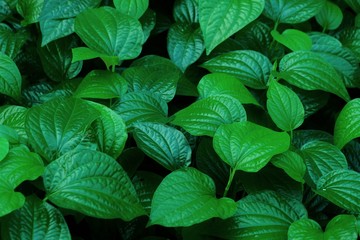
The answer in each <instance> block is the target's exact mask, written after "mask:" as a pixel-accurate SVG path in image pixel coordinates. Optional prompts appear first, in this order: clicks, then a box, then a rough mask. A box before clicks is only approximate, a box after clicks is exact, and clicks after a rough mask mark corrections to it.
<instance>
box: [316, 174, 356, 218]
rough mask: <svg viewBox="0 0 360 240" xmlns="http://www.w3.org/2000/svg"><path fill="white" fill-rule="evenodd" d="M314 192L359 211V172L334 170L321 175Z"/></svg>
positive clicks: (342, 206) (348, 208)
mask: <svg viewBox="0 0 360 240" xmlns="http://www.w3.org/2000/svg"><path fill="white" fill-rule="evenodd" d="M315 192H316V193H317V194H319V195H320V196H323V197H324V198H326V199H327V200H329V201H330V202H332V203H334V204H335V205H337V206H339V207H341V208H343V209H345V210H348V211H351V212H360V205H359V201H360V174H359V173H358V172H354V171H352V170H344V169H342V170H334V171H331V172H329V173H328V174H326V175H325V176H323V177H321V178H320V179H319V181H318V182H317V184H316V190H315Z"/></svg>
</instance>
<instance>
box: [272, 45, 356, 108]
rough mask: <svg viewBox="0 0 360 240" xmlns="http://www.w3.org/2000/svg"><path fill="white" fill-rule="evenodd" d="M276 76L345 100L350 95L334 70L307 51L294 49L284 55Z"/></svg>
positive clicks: (304, 87)
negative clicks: (294, 50)
mask: <svg viewBox="0 0 360 240" xmlns="http://www.w3.org/2000/svg"><path fill="white" fill-rule="evenodd" d="M279 68H280V73H279V74H278V76H277V77H280V78H282V79H285V80H286V81H287V82H289V83H290V84H292V85H295V86H296V87H299V88H302V89H305V90H323V91H326V92H330V93H333V94H335V95H337V96H339V97H341V98H342V99H344V100H345V101H349V100H350V96H349V94H348V92H347V90H346V88H345V85H344V83H343V81H342V79H341V77H340V76H339V74H338V73H337V72H336V70H335V69H334V68H333V67H332V66H331V65H330V64H329V63H327V62H326V61H325V60H323V59H322V58H321V57H319V56H318V55H316V54H315V53H312V52H308V51H296V52H293V53H289V54H287V55H285V56H284V57H283V58H282V59H281V61H280V64H279Z"/></svg>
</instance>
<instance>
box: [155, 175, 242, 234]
mask: <svg viewBox="0 0 360 240" xmlns="http://www.w3.org/2000/svg"><path fill="white" fill-rule="evenodd" d="M189 206H191V207H189ZM235 210H236V204H235V202H234V200H232V199H230V198H220V199H217V198H216V196H215V184H214V181H213V180H212V179H211V178H210V177H209V176H207V175H206V174H204V173H202V172H200V171H198V170H196V169H195V168H184V169H180V170H177V171H174V172H172V173H170V174H169V175H167V176H166V177H165V178H164V180H163V181H162V182H161V183H160V186H159V187H158V188H157V189H156V191H155V193H154V197H153V200H152V204H151V213H150V222H149V224H148V225H155V224H158V225H162V226H165V227H180V226H182V227H186V226H191V225H193V224H196V223H200V222H203V221H205V220H208V219H210V218H213V217H219V218H222V219H226V218H228V217H231V216H232V215H233V214H234V212H235Z"/></svg>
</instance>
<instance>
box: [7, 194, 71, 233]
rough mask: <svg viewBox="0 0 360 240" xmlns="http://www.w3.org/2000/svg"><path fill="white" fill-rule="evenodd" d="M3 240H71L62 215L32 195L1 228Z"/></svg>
mask: <svg viewBox="0 0 360 240" xmlns="http://www.w3.org/2000/svg"><path fill="white" fill-rule="evenodd" d="M1 230H2V231H1V239H3V240H10V239H12V240H31V239H71V236H70V231H69V228H68V226H67V224H66V222H65V219H64V217H63V215H62V213H61V212H60V211H59V210H58V209H57V208H55V207H53V206H52V205H50V204H48V203H47V202H43V201H41V200H40V199H38V198H37V197H35V196H34V195H32V196H30V197H27V198H26V202H25V204H24V206H23V207H22V208H20V209H18V210H17V211H15V212H13V213H11V214H10V215H9V216H8V218H7V219H6V221H4V224H3V225H2V226H1Z"/></svg>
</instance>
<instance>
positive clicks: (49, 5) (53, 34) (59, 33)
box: [39, 0, 101, 46]
mask: <svg viewBox="0 0 360 240" xmlns="http://www.w3.org/2000/svg"><path fill="white" fill-rule="evenodd" d="M100 2H101V0H68V1H63V0H47V1H44V6H43V8H42V11H41V14H40V18H39V21H40V29H41V32H42V42H41V46H44V45H46V44H48V43H49V42H51V41H54V40H56V39H59V38H62V37H65V36H68V35H70V34H72V33H73V32H74V23H75V18H74V17H76V16H77V15H78V14H79V13H81V12H83V11H84V10H86V9H90V8H94V7H96V6H98V5H99V4H100Z"/></svg>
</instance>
